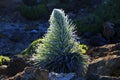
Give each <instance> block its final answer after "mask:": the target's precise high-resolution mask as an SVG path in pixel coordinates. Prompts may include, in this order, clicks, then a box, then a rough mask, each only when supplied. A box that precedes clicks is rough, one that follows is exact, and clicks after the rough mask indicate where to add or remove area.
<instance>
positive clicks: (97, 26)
mask: <svg viewBox="0 0 120 80" xmlns="http://www.w3.org/2000/svg"><path fill="white" fill-rule="evenodd" d="M119 3H120V1H119V0H105V1H104V2H103V3H102V4H100V5H99V6H98V7H97V8H96V10H95V11H93V12H92V13H90V14H89V15H88V16H85V17H83V18H81V19H77V20H74V21H73V22H74V24H76V28H77V32H78V34H79V33H81V32H95V33H101V32H102V30H103V28H102V27H103V24H104V23H105V22H113V23H114V22H115V23H119V22H120V5H119Z"/></svg>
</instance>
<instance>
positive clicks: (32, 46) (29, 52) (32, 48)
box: [21, 38, 42, 55]
mask: <svg viewBox="0 0 120 80" xmlns="http://www.w3.org/2000/svg"><path fill="white" fill-rule="evenodd" d="M41 43H42V39H41V38H40V39H37V40H35V41H33V42H32V43H31V44H30V45H29V47H28V48H26V49H25V50H24V51H22V53H21V54H23V55H32V54H36V53H37V48H38V46H39V45H40V44H41Z"/></svg>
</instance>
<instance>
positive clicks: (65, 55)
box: [37, 9, 87, 76]
mask: <svg viewBox="0 0 120 80" xmlns="http://www.w3.org/2000/svg"><path fill="white" fill-rule="evenodd" d="M75 38H76V35H75V33H74V25H73V24H72V23H71V22H70V21H69V20H68V17H67V16H66V15H65V13H64V12H63V11H61V10H59V9H54V10H53V12H52V15H51V17H50V27H49V28H48V31H47V33H46V35H45V37H44V38H43V39H42V44H41V45H40V46H38V49H37V50H38V54H37V56H38V60H39V62H38V66H41V67H42V68H46V69H48V70H50V71H55V72H63V73H68V72H76V73H77V74H78V75H79V76H84V75H85V73H86V71H87V62H86V59H85V57H84V56H83V54H82V53H81V51H80V50H79V48H78V46H77V45H78V43H77V42H76V40H75Z"/></svg>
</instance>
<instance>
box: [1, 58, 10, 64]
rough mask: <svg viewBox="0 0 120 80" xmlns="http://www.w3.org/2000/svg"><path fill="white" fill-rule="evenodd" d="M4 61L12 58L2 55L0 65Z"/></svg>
mask: <svg viewBox="0 0 120 80" xmlns="http://www.w3.org/2000/svg"><path fill="white" fill-rule="evenodd" d="M3 61H7V62H9V61H10V58H9V57H6V56H0V66H1V65H2V63H3Z"/></svg>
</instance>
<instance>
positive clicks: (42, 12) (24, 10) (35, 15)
mask: <svg viewBox="0 0 120 80" xmlns="http://www.w3.org/2000/svg"><path fill="white" fill-rule="evenodd" d="M24 3H25V4H22V5H20V6H19V7H18V9H19V11H20V13H21V15H22V16H23V17H25V18H26V19H29V20H38V19H40V18H41V17H43V16H46V17H47V16H48V15H49V11H48V9H47V7H46V6H45V4H44V3H43V2H40V3H37V0H30V1H29V0H24ZM44 18H45V17H44Z"/></svg>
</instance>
